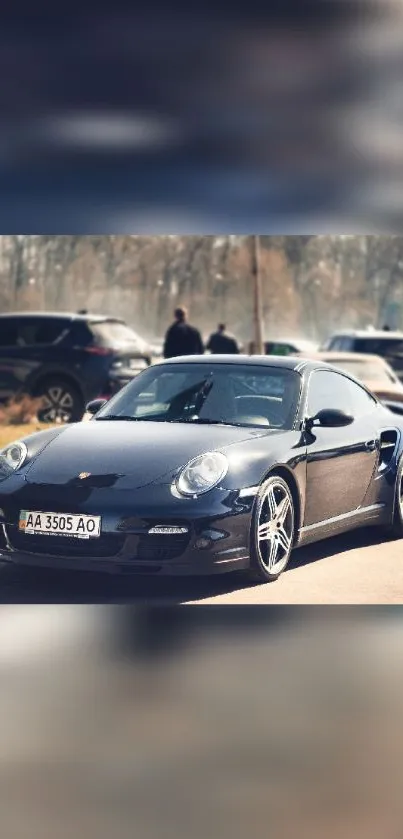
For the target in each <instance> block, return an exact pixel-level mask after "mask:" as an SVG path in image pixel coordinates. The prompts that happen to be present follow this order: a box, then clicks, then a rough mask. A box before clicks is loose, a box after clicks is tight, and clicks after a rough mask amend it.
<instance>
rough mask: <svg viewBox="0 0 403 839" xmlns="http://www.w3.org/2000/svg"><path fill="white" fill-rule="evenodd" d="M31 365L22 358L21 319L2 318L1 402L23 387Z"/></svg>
mask: <svg viewBox="0 0 403 839" xmlns="http://www.w3.org/2000/svg"><path fill="white" fill-rule="evenodd" d="M28 373H29V367H28V368H27V367H26V365H25V364H24V363H23V361H22V359H21V348H20V347H19V319H18V318H16V317H10V318H8V317H7V318H1V320H0V402H7V401H8V400H9V399H11V398H12V397H13V396H14V394H15V393H17V392H18V391H19V390H20V389H21V385H22V383H23V381H24V379H25V376H26V375H28Z"/></svg>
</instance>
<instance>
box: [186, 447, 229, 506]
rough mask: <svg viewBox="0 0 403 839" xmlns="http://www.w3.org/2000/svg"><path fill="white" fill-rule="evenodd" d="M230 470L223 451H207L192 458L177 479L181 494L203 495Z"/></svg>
mask: <svg viewBox="0 0 403 839" xmlns="http://www.w3.org/2000/svg"><path fill="white" fill-rule="evenodd" d="M227 471H228V460H227V458H226V457H225V455H224V454H221V452H206V454H202V455H199V457H195V458H194V459H193V460H191V461H190V462H189V463H188V464H187V466H185V468H184V469H182V472H181V473H180V475H179V476H178V478H177V480H176V488H177V490H178V492H180V494H181V495H185V496H194V495H202V494H203V493H204V492H208V491H209V490H210V489H213V488H214V487H215V486H217V484H219V483H220V481H222V479H223V478H224V477H225V475H226V474H227Z"/></svg>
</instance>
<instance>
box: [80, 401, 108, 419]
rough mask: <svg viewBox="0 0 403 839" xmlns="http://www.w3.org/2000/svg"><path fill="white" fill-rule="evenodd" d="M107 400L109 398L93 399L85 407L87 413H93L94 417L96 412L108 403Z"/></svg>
mask: <svg viewBox="0 0 403 839" xmlns="http://www.w3.org/2000/svg"><path fill="white" fill-rule="evenodd" d="M107 401H108V400H107V399H93V400H92V401H91V402H89V403H88V405H87V407H86V409H85V410H86V412H87V414H91V416H92V417H93V416H94V415H95V414H97V413H98V411H100V410H101V408H103V406H104V405H106V403H107Z"/></svg>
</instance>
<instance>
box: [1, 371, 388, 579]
mask: <svg viewBox="0 0 403 839" xmlns="http://www.w3.org/2000/svg"><path fill="white" fill-rule="evenodd" d="M89 409H90V412H92V413H93V417H92V419H91V420H90V421H89V422H84V423H77V424H75V425H70V426H64V427H58V428H52V429H49V430H47V431H44V432H39V433H37V434H34V435H32V436H30V437H27V438H26V439H25V440H22V441H19V442H17V443H14V444H12V445H10V446H8V447H7V448H6V449H4V450H3V451H2V453H1V456H0V508H1V509H0V517H1V518H0V522H1V529H0V553H1V555H2V557H3V559H6V560H9V561H11V562H15V563H21V564H24V565H31V566H32V565H34V566H47V567H52V568H57V567H60V568H73V569H79V568H82V569H87V570H88V569H97V570H99V569H104V570H105V571H116V572H133V573H135V572H137V573H154V574H204V573H208V574H210V573H214V572H224V571H234V570H237V569H247V570H248V572H249V574H251V575H252V576H253V577H254V578H255V579H257V580H260V581H269V580H274V579H276V578H277V577H278V576H279V574H280V573H281V572H282V571H284V569H285V568H286V566H287V563H288V561H289V558H290V553H291V551H292V549H293V547H297V546H299V545H302V544H306V543H308V542H313V541H316V540H319V539H323V538H324V537H327V536H332V535H333V534H336V533H340V532H342V531H347V530H351V529H353V528H356V527H360V526H363V525H364V526H366V525H384V526H385V527H386V528H388V529H389V530H390V531H394V533H395V534H396V535H398V536H400V535H403V486H402V484H403V481H402V471H403V457H402V454H403V444H402V431H403V419H402V418H400V417H398V416H396V415H394V414H393V413H392V412H391V411H389V410H388V409H387V408H385V407H384V406H383V405H382V404H381V403H380V402H379V401H378V400H377V399H376V398H375V397H374V396H372V394H371V393H370V392H369V391H368V390H366V388H365V387H363V386H361V385H360V384H359V383H358V382H356V381H355V380H354V379H353V378H351V377H350V376H349V375H348V374H344V373H343V372H341V371H339V370H334V369H333V368H331V367H330V366H329V365H327V364H326V363H324V362H319V361H316V362H315V361H310V360H301V359H295V358H294V359H293V358H289V357H288V358H279V357H275V358H269V357H247V356H245V357H243V356H236V357H235V356H197V357H195V356H193V357H186V358H176V359H171V360H169V361H164V362H161V363H159V364H156V365H154V366H152V367H149V368H148V369H147V370H145V371H144V372H142V373H140V374H139V375H138V376H137V377H136V378H135V379H134V380H133V382H131V383H130V384H129V385H127V386H126V387H125V388H124V389H123V390H122V391H121V392H120V393H118V394H117V395H116V396H114V397H113V398H112V399H111V400H110V401H109V402H108V403H107V404H104V405H101V404H100V402H99V400H98V401H96V402H95V403H92V404H91V405H90V406H89Z"/></svg>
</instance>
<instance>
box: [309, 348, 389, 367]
mask: <svg viewBox="0 0 403 839" xmlns="http://www.w3.org/2000/svg"><path fill="white" fill-rule="evenodd" d="M305 355H306V353H301V357H305ZM307 357H308V356H307ZM309 358H312V359H317V360H318V361H326V360H328V359H331V360H332V361H362V362H371V363H374V362H375V363H377V364H382V366H383V367H389V364H388V363H387V362H386V361H385V359H384V358H382V356H380V355H374V354H372V353H359V352H341V351H338V350H334V352H333V350H323V351H322V352H315V353H310V354H309Z"/></svg>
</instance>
